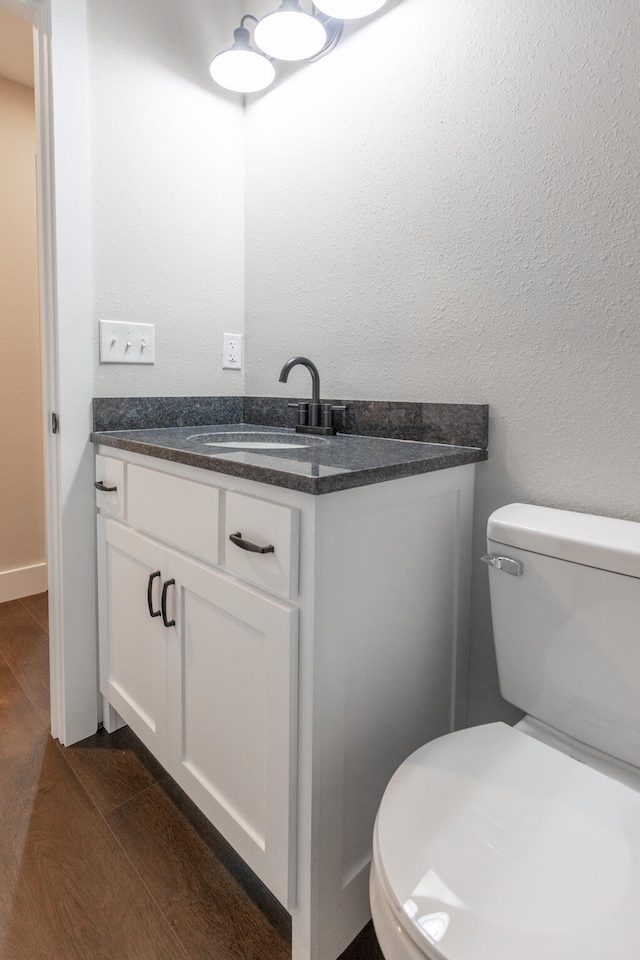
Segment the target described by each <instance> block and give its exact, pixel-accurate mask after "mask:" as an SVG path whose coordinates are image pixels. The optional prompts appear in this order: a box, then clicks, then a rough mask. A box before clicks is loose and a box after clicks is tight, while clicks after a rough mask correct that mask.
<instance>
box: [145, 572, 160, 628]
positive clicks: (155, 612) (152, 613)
mask: <svg viewBox="0 0 640 960" xmlns="http://www.w3.org/2000/svg"><path fill="white" fill-rule="evenodd" d="M161 576H162V574H161V573H160V571H159V570H156V572H155V573H150V574H149V583H148V584H147V605H148V607H149V616H150V617H161V616H162V610H154V609H153V595H152V594H153V581H154V580H155V578H156V577H161Z"/></svg>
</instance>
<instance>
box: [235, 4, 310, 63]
mask: <svg viewBox="0 0 640 960" xmlns="http://www.w3.org/2000/svg"><path fill="white" fill-rule="evenodd" d="M253 39H254V40H255V42H256V44H257V45H258V46H259V47H260V49H261V50H264V52H265V53H266V54H267V55H268V56H270V57H274V58H275V59H276V60H308V59H309V57H315V55H316V54H317V53H319V52H320V51H321V50H322V48H323V47H324V46H325V44H326V42H327V31H326V30H325V28H324V26H323V25H322V24H321V23H320V21H319V20H317V19H316V18H315V17H314V16H312V15H311V14H310V13H305V11H304V10H302V9H301V7H300V4H299V3H298V0H282V5H281V6H280V9H279V10H276V11H275V13H269V14H267V16H266V17H263V18H262V20H260V21H259V23H258V24H257V25H256V28H255V30H254V32H253Z"/></svg>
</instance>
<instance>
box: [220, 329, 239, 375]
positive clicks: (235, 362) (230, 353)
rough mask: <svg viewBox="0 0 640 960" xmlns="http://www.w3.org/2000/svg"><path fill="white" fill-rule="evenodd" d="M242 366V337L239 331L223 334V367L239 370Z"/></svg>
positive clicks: (224, 368)
mask: <svg viewBox="0 0 640 960" xmlns="http://www.w3.org/2000/svg"><path fill="white" fill-rule="evenodd" d="M241 366H242V337H241V336H240V334H239V333H223V334H222V369H223V370H239V369H240V368H241Z"/></svg>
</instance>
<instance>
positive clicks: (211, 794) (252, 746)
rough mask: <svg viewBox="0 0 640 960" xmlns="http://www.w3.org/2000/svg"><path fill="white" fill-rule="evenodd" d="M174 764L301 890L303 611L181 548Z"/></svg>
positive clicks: (245, 849)
mask: <svg viewBox="0 0 640 960" xmlns="http://www.w3.org/2000/svg"><path fill="white" fill-rule="evenodd" d="M168 558H169V575H170V577H171V578H174V579H175V581H176V586H175V588H172V590H174V591H175V592H173V595H172V597H171V598H170V605H169V611H170V612H169V616H170V617H175V619H176V624H177V625H176V630H175V634H174V636H173V638H172V639H171V640H170V650H169V677H170V680H169V711H170V723H169V726H170V737H171V741H170V759H169V766H168V769H169V771H170V773H171V774H172V776H173V777H174V778H175V779H176V780H177V781H178V783H180V785H181V786H182V787H183V789H184V790H185V791H186V792H187V793H188V794H189V795H190V796H191V797H192V799H193V800H194V801H195V802H196V803H197V805H198V806H199V807H200V809H201V810H202V811H203V812H204V813H205V814H206V816H207V817H208V818H209V819H210V820H211V821H212V822H213V823H214V825H215V826H216V827H217V828H218V829H219V830H220V832H221V833H222V834H223V836H225V837H226V839H227V840H228V841H229V843H231V845H232V846H233V847H235V849H236V850H237V851H238V853H239V854H240V855H241V856H242V857H243V858H244V859H245V860H246V862H247V863H248V864H249V866H250V867H251V868H252V869H253V870H254V871H255V872H256V873H257V874H258V876H260V877H261V879H262V880H263V881H264V882H265V883H266V885H267V886H268V887H269V888H270V889H271V891H272V892H273V893H274V894H275V895H276V896H277V897H278V898H279V899H280V900H281V901H282V902H283V903H284V904H285V905H290V904H291V903H292V902H293V900H294V891H293V884H294V876H295V875H294V857H295V826H296V823H295V809H296V808H295V800H296V765H295V758H296V750H297V679H298V677H297V673H298V670H297V642H298V637H297V614H298V611H297V610H295V609H293V608H291V607H289V606H288V605H287V604H284V603H282V602H281V601H278V600H276V599H274V598H273V597H268V596H266V595H265V594H262V593H260V592H259V591H257V590H253V589H252V588H250V587H247V586H245V585H244V584H242V583H239V582H238V581H236V580H233V579H232V578H230V577H227V576H225V575H223V574H220V573H218V572H216V571H214V570H212V569H210V568H208V567H205V566H202V565H201V564H199V563H197V562H195V561H191V560H188V559H187V558H185V557H182V556H181V555H179V554H174V553H172V552H171V551H169V553H168Z"/></svg>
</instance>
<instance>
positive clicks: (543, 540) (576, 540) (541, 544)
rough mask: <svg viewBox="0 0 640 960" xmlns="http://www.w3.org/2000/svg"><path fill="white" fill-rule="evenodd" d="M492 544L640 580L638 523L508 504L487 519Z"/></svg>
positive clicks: (488, 533)
mask: <svg viewBox="0 0 640 960" xmlns="http://www.w3.org/2000/svg"><path fill="white" fill-rule="evenodd" d="M487 537H488V539H489V540H492V541H494V542H496V543H501V544H504V545H505V546H510V547H516V548H518V549H520V550H528V551H531V552H532V553H540V554H543V555H544V556H547V557H556V558H557V559H559V560H568V561H570V562H572V563H581V564H584V565H585V566H588V567H597V568H599V569H601V570H610V571H611V572H612V573H622V574H626V575H627V576H631V577H640V523H635V522H634V521H632V520H615V519H613V518H611V517H597V516H593V515H592V514H588V513H575V512H572V511H569V510H556V509H554V508H552V507H538V506H534V505H533V504H528V503H510V504H508V505H507V506H505V507H500V509H498V510H496V511H495V512H494V513H492V514H491V516H490V517H489V522H488V525H487Z"/></svg>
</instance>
